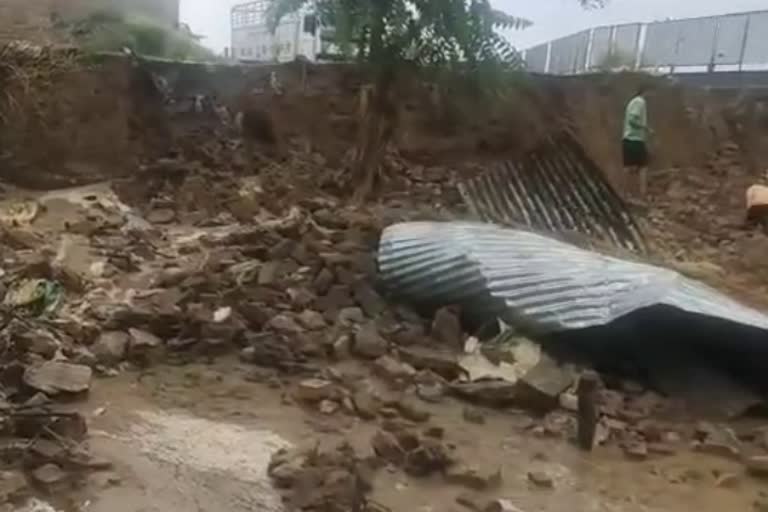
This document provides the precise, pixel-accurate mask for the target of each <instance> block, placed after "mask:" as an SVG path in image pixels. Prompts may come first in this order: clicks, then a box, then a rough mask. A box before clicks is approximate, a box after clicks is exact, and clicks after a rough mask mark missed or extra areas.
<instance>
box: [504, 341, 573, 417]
mask: <svg viewBox="0 0 768 512" xmlns="http://www.w3.org/2000/svg"><path fill="white" fill-rule="evenodd" d="M571 384H573V375H572V374H571V373H570V372H569V371H567V370H565V369H563V368H562V367H560V366H559V365H558V364H557V363H556V362H555V361H554V360H553V359H551V358H549V357H546V356H545V355H544V354H542V355H541V359H540V361H539V364H537V365H536V366H534V367H533V368H532V369H531V370H529V371H528V372H527V373H526V374H525V375H523V376H522V377H521V378H520V380H519V381H518V388H519V389H518V398H517V399H518V403H520V404H521V405H523V406H524V407H528V408H531V409H533V410H535V411H538V412H542V413H546V412H549V411H551V410H553V409H555V408H556V407H557V406H558V405H559V397H560V394H561V393H563V392H564V391H565V390H566V389H568V388H569V387H570V386H571Z"/></svg>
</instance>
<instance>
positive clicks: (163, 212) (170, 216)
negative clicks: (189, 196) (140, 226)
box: [147, 208, 176, 224]
mask: <svg viewBox="0 0 768 512" xmlns="http://www.w3.org/2000/svg"><path fill="white" fill-rule="evenodd" d="M175 218H176V212H174V211H173V210H171V209H170V208H155V209H154V210H152V211H150V212H149V213H148V214H147V220H148V221H149V222H151V223H152V224H169V223H171V222H173V221H174V219H175Z"/></svg>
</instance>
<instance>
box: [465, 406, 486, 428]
mask: <svg viewBox="0 0 768 512" xmlns="http://www.w3.org/2000/svg"><path fill="white" fill-rule="evenodd" d="M462 416H463V417H464V420H465V421H467V422H468V423H474V424H476V425H484V424H485V415H484V414H483V413H482V411H480V410H479V409H475V408H474V407H465V408H464V411H463V413H462Z"/></svg>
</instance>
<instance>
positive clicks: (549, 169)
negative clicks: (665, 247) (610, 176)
mask: <svg viewBox="0 0 768 512" xmlns="http://www.w3.org/2000/svg"><path fill="white" fill-rule="evenodd" d="M459 191H460V192H461V194H462V197H463V198H464V201H465V202H466V203H467V205H468V206H469V208H470V210H471V211H472V212H473V213H474V214H475V215H476V216H477V217H479V218H480V219H481V220H484V221H486V222H493V223H495V224H502V225H511V226H515V227H519V226H520V225H521V224H522V225H525V226H528V227H530V228H533V229H536V230H544V231H551V232H568V231H576V232H579V233H583V234H585V235H587V236H589V237H593V238H597V239H601V240H605V241H607V242H610V243H611V244H614V245H616V246H618V247H623V248H626V249H629V250H631V251H635V252H643V251H644V250H645V243H644V241H643V237H642V235H641V233H640V229H639V228H638V226H637V223H636V222H635V220H634V219H633V218H632V215H631V214H630V212H629V209H628V208H627V206H626V204H625V203H624V201H623V200H622V199H621V198H620V197H619V196H618V194H616V192H615V191H614V190H613V188H612V187H611V185H610V184H609V183H608V181H607V180H606V179H605V178H604V176H603V173H602V172H601V171H600V170H599V169H598V168H597V166H596V165H595V163H594V162H592V161H591V160H590V159H589V158H588V157H587V156H586V154H584V152H583V150H582V149H581V148H580V147H579V146H578V144H576V143H574V142H573V141H572V140H570V139H563V140H560V141H558V142H557V144H547V145H545V146H543V147H541V148H539V149H538V150H537V151H534V152H532V153H530V154H529V155H528V156H527V157H526V158H524V159H522V160H520V161H517V162H506V163H503V164H499V165H498V166H497V167H496V168H494V169H492V170H490V171H489V172H487V173H485V174H483V175H481V176H478V177H475V178H473V179H471V180H469V181H467V182H465V183H462V184H460V185H459Z"/></svg>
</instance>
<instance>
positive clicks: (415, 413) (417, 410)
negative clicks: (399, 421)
mask: <svg viewBox="0 0 768 512" xmlns="http://www.w3.org/2000/svg"><path fill="white" fill-rule="evenodd" d="M397 410H398V411H400V414H401V415H402V416H403V418H405V419H407V420H410V421H416V422H419V423H422V422H425V421H427V420H429V417H430V416H431V415H430V413H429V412H427V411H425V410H424V409H423V408H422V407H421V404H419V402H417V401H416V400H413V399H411V398H403V399H402V400H400V401H399V402H398V403H397Z"/></svg>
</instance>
